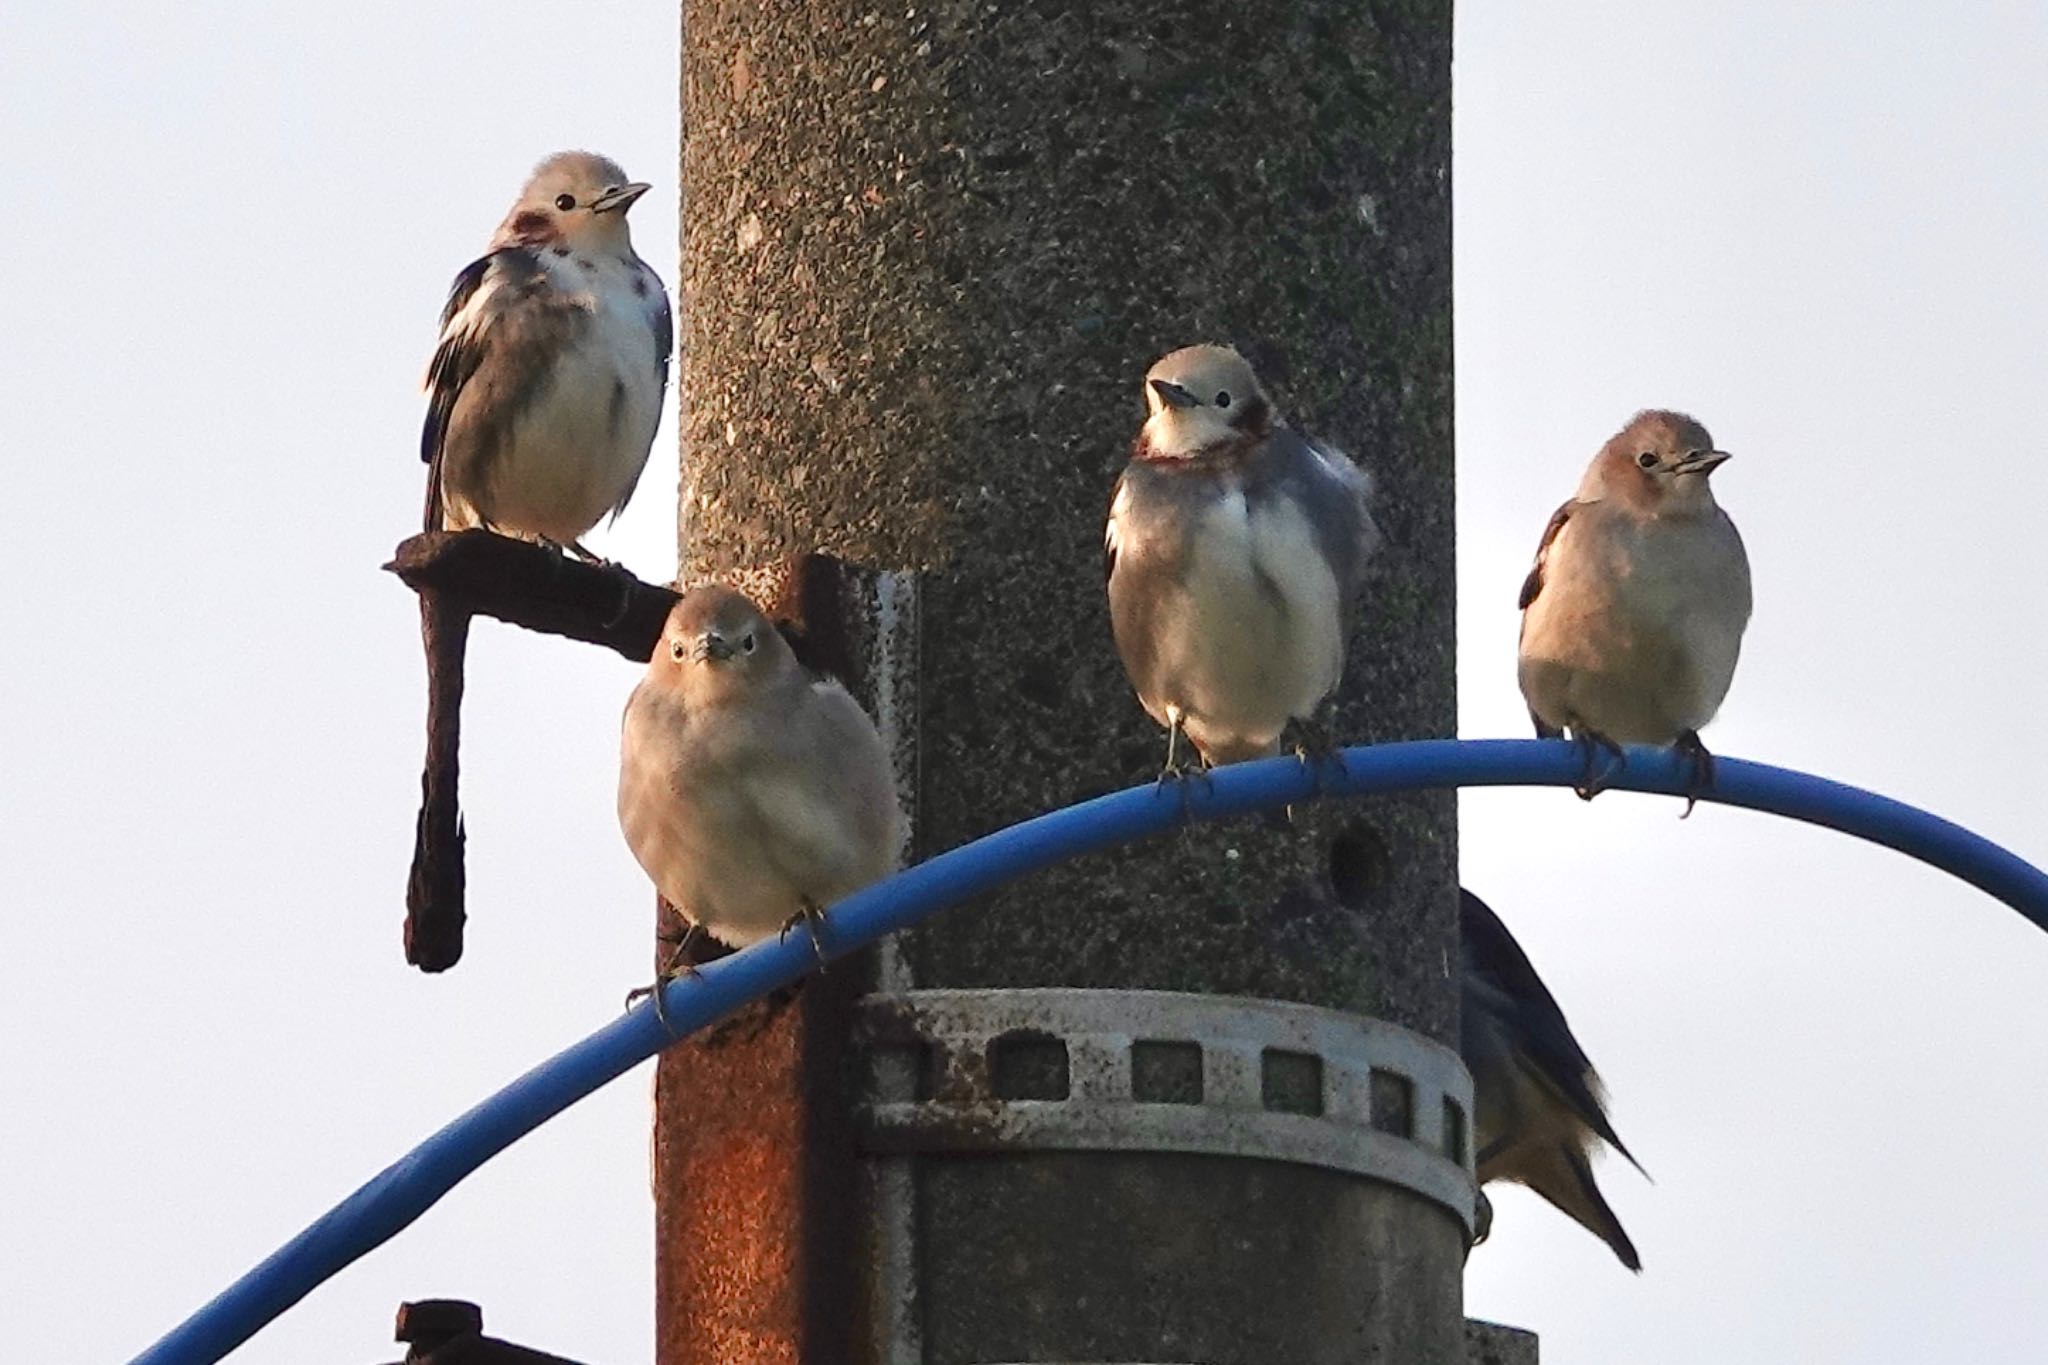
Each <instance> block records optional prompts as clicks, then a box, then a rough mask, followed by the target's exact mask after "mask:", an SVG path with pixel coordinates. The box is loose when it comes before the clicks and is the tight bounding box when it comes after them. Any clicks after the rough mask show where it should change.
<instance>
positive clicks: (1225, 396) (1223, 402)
mask: <svg viewBox="0 0 2048 1365" xmlns="http://www.w3.org/2000/svg"><path fill="white" fill-rule="evenodd" d="M1216 406H1217V407H1219V408H1227V407H1229V406H1230V394H1229V393H1228V392H1224V393H1219V394H1217V395H1216Z"/></svg>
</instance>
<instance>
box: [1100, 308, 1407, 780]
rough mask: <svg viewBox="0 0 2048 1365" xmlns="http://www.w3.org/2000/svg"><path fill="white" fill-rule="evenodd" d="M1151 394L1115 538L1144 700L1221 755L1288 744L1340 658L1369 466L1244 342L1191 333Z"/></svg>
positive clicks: (1171, 761) (1114, 618)
mask: <svg viewBox="0 0 2048 1365" xmlns="http://www.w3.org/2000/svg"><path fill="white" fill-rule="evenodd" d="M1145 401H1146V405H1147V407H1148V409H1149V412H1148V416H1147V417H1146V420H1145V425H1144V427H1143V429H1141V430H1140V431H1139V433H1138V438H1137V442H1136V444H1135V445H1134V446H1133V448H1132V451H1131V459H1130V463H1129V464H1128V465H1127V466H1126V467H1125V469H1124V472H1123V477H1122V478H1121V479H1119V480H1118V482H1117V486H1116V493H1115V496H1114V497H1113V499H1112V500H1111V503H1110V509H1109V528H1108V532H1107V535H1106V537H1105V548H1106V551H1107V556H1106V557H1107V561H1108V562H1107V569H1108V578H1109V611H1110V621H1111V625H1112V627H1113V629H1114V631H1115V635H1116V646H1117V652H1118V653H1119V654H1120V655H1121V656H1122V658H1123V664H1124V671H1125V672H1126V673H1128V674H1129V676H1130V679H1131V685H1132V686H1133V687H1134V688H1136V689H1137V693H1138V700H1139V702H1140V703H1142V704H1143V705H1144V708H1145V710H1146V712H1147V713H1148V714H1150V715H1151V717H1152V718H1153V719H1154V720H1156V721H1158V722H1159V724H1161V725H1163V726H1165V727H1166V731H1167V743H1166V754H1167V763H1166V766H1167V771H1168V772H1169V773H1179V772H1181V771H1182V766H1181V759H1180V757H1179V754H1178V747H1177V741H1178V739H1179V737H1180V736H1181V735H1182V734H1185V735H1186V736H1187V738H1188V739H1189V740H1190V741H1192V742H1193V744H1194V746H1195V749H1196V751H1197V753H1199V754H1200V756H1201V758H1202V761H1203V762H1204V763H1205V764H1207V765H1209V766H1211V767H1213V766H1215V765H1217V764H1222V763H1236V762H1240V761H1242V760H1245V759H1252V758H1260V757H1263V756H1266V755H1270V754H1274V753H1278V752H1279V750H1280V741H1281V735H1282V733H1283V731H1285V730H1286V729H1287V727H1288V725H1289V723H1290V722H1293V723H1295V724H1296V725H1297V726H1298V727H1300V728H1301V729H1302V730H1303V732H1304V733H1305V734H1310V735H1314V736H1315V737H1316V745H1315V746H1316V747H1320V746H1321V745H1322V743H1323V741H1322V740H1321V736H1320V731H1319V727H1318V726H1317V724H1316V717H1317V712H1318V710H1319V708H1320V707H1321V706H1322V704H1323V702H1324V701H1325V700H1326V699H1327V698H1328V697H1329V696H1330V694H1331V693H1332V692H1334V691H1335V690H1336V688H1337V683H1338V681H1339V679H1341V678H1342V677H1343V674H1344V651H1345V644H1346V639H1347V637H1348V635H1349V634H1350V630H1351V626H1352V622H1353V620H1354V618H1355V616H1356V614H1357V610H1358V604H1359V597H1360V593H1361V590H1362V588H1363V585H1364V580H1365V565H1366V561H1367V560H1368V559H1369V558H1370V557H1371V555H1372V552H1373V550H1374V549H1375V548H1376V547H1377V546H1378V544H1379V539H1380V535H1379V530H1378V528H1377V527H1376V526H1375V525H1374V524H1373V519H1372V514H1371V511H1370V509H1369V503H1370V501H1371V498H1372V492H1373V484H1372V479H1371V478H1370V477H1369V476H1368V475H1366V474H1365V473H1364V472H1363V471H1362V470H1360V469H1359V468H1358V467H1357V466H1356V465H1354V464H1353V463H1352V462H1351V461H1350V460H1349V459H1348V458H1347V457H1346V456H1345V455H1344V454H1343V453H1342V452H1340V451H1338V450H1336V449H1334V448H1332V447H1330V446H1327V445H1324V444H1322V443H1320V442H1317V441H1313V440H1310V439H1308V438H1307V437H1304V436H1302V435H1300V434H1298V433H1297V432H1295V431H1294V430H1293V429H1292V428H1290V427H1288V426H1287V425H1286V423H1285V422H1283V421H1282V420H1281V418H1280V414H1279V413H1278V412H1276V411H1275V410H1274V407H1273V403H1272V400H1271V399H1270V398H1268V397H1267V396H1266V392H1265V390H1264V389H1262V388H1261V387H1260V385H1259V381H1258V378H1257V376H1255V375H1254V374H1253V373H1252V368H1251V366H1250V365H1249V364H1247V363H1246V362H1245V359H1244V357H1243V356H1241V355H1239V354H1238V353H1237V352H1236V351H1234V350H1232V349H1230V348H1229V347H1226V346H1188V347H1184V348H1183V349H1181V350H1178V351H1175V352H1173V353H1172V354H1170V355H1168V356H1166V357H1165V358H1163V359H1162V360H1160V361H1159V362H1158V363H1157V364H1155V365H1154V366H1153V367H1152V368H1151V370H1150V371H1149V372H1148V373H1147V374H1146V376H1145Z"/></svg>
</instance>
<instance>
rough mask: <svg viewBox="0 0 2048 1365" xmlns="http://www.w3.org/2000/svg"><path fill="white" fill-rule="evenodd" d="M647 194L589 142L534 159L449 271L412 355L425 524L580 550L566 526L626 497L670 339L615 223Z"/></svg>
mask: <svg viewBox="0 0 2048 1365" xmlns="http://www.w3.org/2000/svg"><path fill="white" fill-rule="evenodd" d="M647 190H648V186H647V185H646V184H644V183H643V182H640V181H637V180H629V179H627V178H626V173H625V172H624V171H623V170H621V169H619V166H618V163H616V162H614V161H611V160H609V159H607V158H605V157H602V156H598V155H596V154H594V153H591V152H560V153H557V154H556V155H554V156H550V157H548V158H547V159H546V160H544V161H542V162H541V163H540V164H539V165H538V166H537V167H535V168H534V171H533V174H532V176H531V177H530V178H529V179H528V180H527V182H526V184H525V186H524V188H522V189H521V190H520V191H519V197H518V199H516V200H515V201H514V202H513V205H512V208H511V211H510V212H508V213H507V214H506V215H505V220H504V221H503V222H502V223H500V224H499V225H498V229H497V231H496V232H495V233H493V234H492V235H491V240H490V249H489V251H487V252H486V253H485V254H484V255H483V256H482V257H481V258H479V259H478V260H476V261H473V262H471V263H470V264H469V265H468V266H467V267H465V268H464V269H463V271H462V273H461V274H459V275H457V276H456V277H455V284H454V286H453V288H451V289H450V290H449V293H448V302H447V306H446V307H445V308H443V309H442V312H441V334H440V340H439V343H438V344H437V345H436V347H435V348H434V356H433V360H432V361H431V362H430V363H429V365H428V366H427V378H426V389H427V417H426V423H425V426H424V428H423V429H422V431H421V433H420V458H421V459H422V460H425V461H426V462H427V467H428V472H427V500H426V529H427V530H429V531H435V530H461V529H465V528H468V527H477V526H481V527H484V528H487V529H490V530H494V531H498V532H502V533H506V534H510V535H514V536H518V537H520V538H524V539H530V540H538V541H542V542H544V543H548V544H553V545H556V546H560V547H564V548H567V549H570V550H573V551H574V552H575V553H577V554H578V555H580V556H582V557H583V558H585V559H591V560H594V559H596V556H594V555H592V554H591V553H590V552H589V551H588V550H586V549H584V548H583V545H582V537H583V536H584V535H585V534H586V533H588V532H589V531H590V529H591V528H592V527H594V526H596V525H597V524H598V522H599V521H601V520H603V519H604V518H605V516H606V515H607V514H609V515H611V516H614V517H616V516H617V515H618V514H619V512H621V511H623V510H624V508H625V506H626V503H627V502H628V500H630V499H631V498H632V496H633V489H634V486H635V485H636V484H638V483H639V481H640V471H641V470H642V469H643V468H645V466H646V464H647V453H648V450H649V449H650V448H651V447H652V445H653V444H654V432H655V428H656V426H657V425H658V424H659V423H660V420H661V405H662V395H663V391H664V390H665V389H666V388H667V385H668V370H669V356H670V353H671V350H672V348H673V345H674V331H675V329H674V325H673V323H672V321H671V318H670V313H669V303H668V291H667V290H666V289H664V288H663V287H662V283H661V278H660V277H659V276H658V275H656V274H655V273H654V271H653V270H651V269H649V268H648V265H647V263H646V262H645V261H643V260H641V259H640V258H639V256H637V255H635V254H634V251H633V239H632V233H631V232H630V230H629V229H628V228H627V226H626V214H627V212H628V211H629V210H630V209H631V208H632V207H633V205H634V204H635V203H636V202H637V201H638V200H639V198H640V196H641V195H643V194H645V193H646V192H647Z"/></svg>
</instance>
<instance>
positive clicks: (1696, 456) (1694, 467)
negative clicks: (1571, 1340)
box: [1671, 450, 1734, 474]
mask: <svg viewBox="0 0 2048 1365" xmlns="http://www.w3.org/2000/svg"><path fill="white" fill-rule="evenodd" d="M1732 458H1734V457H1733V456H1731V455H1729V453H1728V452H1727V451H1725V450H1695V451H1694V452H1693V453H1692V454H1690V455H1688V456H1686V457H1685V458H1684V459H1683V460H1680V461H1679V462H1678V463H1677V464H1675V465H1673V466H1671V472H1672V473H1674V474H1706V473H1709V472H1711V471H1712V470H1713V469H1714V468H1715V467H1716V466H1717V465H1721V464H1725V463H1726V462H1727V461H1728V460H1730V459H1732Z"/></svg>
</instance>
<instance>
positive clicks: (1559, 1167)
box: [1503, 1143, 1643, 1274]
mask: <svg viewBox="0 0 2048 1365" xmlns="http://www.w3.org/2000/svg"><path fill="white" fill-rule="evenodd" d="M1531 1156H1533V1157H1534V1158H1535V1159H1534V1160H1532V1161H1530V1162H1528V1163H1527V1164H1526V1165H1524V1166H1522V1167H1521V1169H1517V1170H1512V1171H1507V1172H1504V1173H1503V1174H1505V1175H1506V1176H1507V1178H1508V1179H1510V1180H1517V1181H1520V1182H1521V1183H1522V1184H1524V1185H1527V1186H1528V1187H1529V1188H1530V1189H1532V1190H1534V1191H1536V1193H1538V1194H1540V1195H1542V1196H1543V1197H1544V1198H1545V1199H1547V1200H1549V1201H1550V1202H1551V1203H1552V1204H1553V1205H1555V1206H1556V1207H1557V1208H1558V1210H1559V1211H1561V1212H1562V1213H1564V1215H1565V1216H1566V1217H1568V1218H1570V1219H1571V1220H1572V1221H1573V1222H1575V1223H1577V1224H1578V1225H1579V1226H1580V1227H1582V1228H1584V1229H1586V1231H1588V1232H1590V1233H1592V1234H1593V1235H1594V1236H1595V1237H1598V1238H1599V1239H1600V1240H1601V1241H1603V1242H1605V1243H1607V1247H1608V1249H1609V1250H1610V1251H1612V1252H1613V1253H1614V1257H1615V1259H1616V1260H1618V1261H1620V1262H1621V1263H1622V1264H1623V1265H1625V1266H1627V1267H1628V1268H1629V1269H1630V1270H1633V1271H1635V1272H1637V1273H1638V1274H1640V1273H1641V1272H1642V1269H1643V1260H1642V1257H1640V1256H1638V1255H1637V1254H1636V1246H1635V1243H1634V1242H1631V1241H1630V1240H1629V1239H1628V1234H1627V1233H1626V1232H1624V1231H1622V1227H1621V1220H1620V1219H1619V1218H1617V1217H1615V1216H1614V1210H1613V1209H1611V1208H1609V1207H1608V1206H1607V1199H1606V1197H1605V1196H1604V1195H1602V1194H1601V1193H1600V1186H1599V1184H1598V1183H1597V1182H1596V1181H1595V1180H1594V1179H1593V1167H1592V1166H1591V1165H1590V1164H1589V1163H1588V1162H1587V1160H1586V1154H1585V1153H1584V1152H1581V1151H1578V1150H1576V1149H1574V1148H1571V1147H1568V1146H1565V1145H1563V1144H1561V1143H1560V1144H1556V1145H1553V1146H1551V1147H1550V1148H1549V1149H1548V1150H1547V1151H1545V1152H1542V1153H1531Z"/></svg>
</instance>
